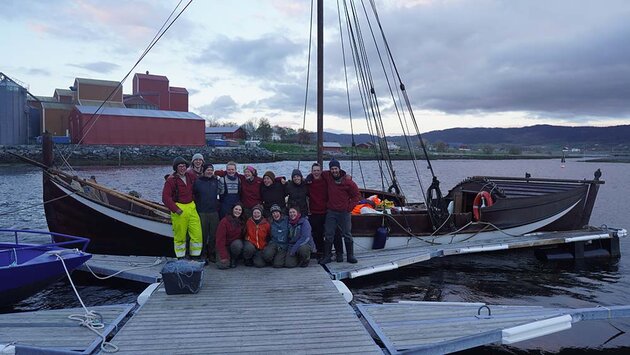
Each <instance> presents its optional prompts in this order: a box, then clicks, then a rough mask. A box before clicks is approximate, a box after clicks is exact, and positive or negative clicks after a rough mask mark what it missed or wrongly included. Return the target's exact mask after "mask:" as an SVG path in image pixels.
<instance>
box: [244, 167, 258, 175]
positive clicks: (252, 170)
mask: <svg viewBox="0 0 630 355" xmlns="http://www.w3.org/2000/svg"><path fill="white" fill-rule="evenodd" d="M247 170H249V171H251V172H252V175H253V176H256V174H257V172H256V169H254V167H253V166H251V165H248V166H246V167H245V168H243V172H245V171H247Z"/></svg>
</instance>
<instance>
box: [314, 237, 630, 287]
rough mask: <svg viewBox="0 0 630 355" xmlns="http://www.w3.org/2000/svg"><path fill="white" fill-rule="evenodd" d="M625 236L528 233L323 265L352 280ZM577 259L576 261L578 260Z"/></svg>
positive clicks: (367, 253)
mask: <svg viewBox="0 0 630 355" xmlns="http://www.w3.org/2000/svg"><path fill="white" fill-rule="evenodd" d="M626 234H627V232H626V230H625V229H612V228H610V229H609V228H606V229H604V228H592V229H589V230H579V231H568V232H544V233H530V234H526V235H523V236H519V237H510V236H507V235H506V238H505V239H496V240H493V241H475V240H474V239H471V241H469V242H460V243H453V244H433V245H432V244H429V243H427V245H425V246H421V245H419V246H415V245H414V246H408V247H400V248H386V249H380V250H355V254H356V257H357V259H358V260H359V262H358V263H357V264H348V263H346V262H343V263H336V262H332V263H329V264H326V268H327V269H328V271H329V272H330V274H331V275H332V277H333V278H335V279H337V280H343V279H354V278H357V277H362V276H367V275H371V274H376V273H380V272H386V271H391V270H395V269H398V268H401V267H403V266H407V265H411V264H416V263H419V262H423V261H427V260H430V259H433V258H439V257H444V256H450V255H461V254H471V253H483V252H490V251H498V250H509V249H519V248H532V247H545V246H552V245H565V244H570V243H576V244H578V243H580V244H579V245H582V246H583V245H584V244H585V243H593V242H596V241H602V240H611V239H613V238H619V237H624V236H626ZM444 238H446V237H440V238H436V241H439V240H440V239H444ZM582 250H583V248H582ZM576 257H578V258H579V256H576Z"/></svg>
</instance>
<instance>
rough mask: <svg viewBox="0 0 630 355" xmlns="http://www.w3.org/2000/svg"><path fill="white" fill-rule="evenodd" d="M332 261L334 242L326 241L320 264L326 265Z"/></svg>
mask: <svg viewBox="0 0 630 355" xmlns="http://www.w3.org/2000/svg"><path fill="white" fill-rule="evenodd" d="M331 261H332V243H331V242H328V241H325V242H324V256H323V257H322V259H321V260H320V261H319V264H320V265H326V264H328V263H329V262H331Z"/></svg>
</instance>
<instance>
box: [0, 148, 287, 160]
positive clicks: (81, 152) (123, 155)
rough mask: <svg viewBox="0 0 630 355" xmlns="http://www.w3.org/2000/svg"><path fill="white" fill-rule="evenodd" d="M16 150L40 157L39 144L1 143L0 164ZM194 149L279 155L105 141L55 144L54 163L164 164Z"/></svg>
mask: <svg viewBox="0 0 630 355" xmlns="http://www.w3.org/2000/svg"><path fill="white" fill-rule="evenodd" d="M9 152H11V153H15V154H19V155H22V156H25V157H27V158H30V159H33V160H36V161H42V147H41V146H40V145H18V146H0V164H12V163H19V162H21V160H20V159H18V158H17V157H15V156H13V155H11V154H9ZM195 153H201V154H203V156H204V157H205V158H206V161H210V162H219V163H225V162H227V161H229V160H236V161H237V162H239V161H240V162H252V163H263V162H270V161H276V160H278V158H277V157H276V156H275V155H274V154H273V153H271V152H270V151H268V150H267V149H264V148H250V147H248V148H245V147H234V148H213V147H162V146H104V145H79V146H77V145H56V146H55V164H57V165H61V163H62V160H63V159H62V156H63V157H65V158H66V159H67V160H68V161H69V163H70V164H72V165H149V164H165V163H169V164H170V162H171V161H173V159H174V158H175V157H177V156H182V157H184V158H185V159H187V160H190V158H191V157H192V156H193V154H195Z"/></svg>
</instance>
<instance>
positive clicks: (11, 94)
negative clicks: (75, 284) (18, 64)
mask: <svg viewBox="0 0 630 355" xmlns="http://www.w3.org/2000/svg"><path fill="white" fill-rule="evenodd" d="M27 110H28V108H27V107H26V89H24V88H23V87H21V86H19V85H17V84H16V83H14V82H12V81H10V80H8V79H6V78H5V79H3V80H2V81H0V145H17V144H27V143H28V121H27V115H26V112H27Z"/></svg>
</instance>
